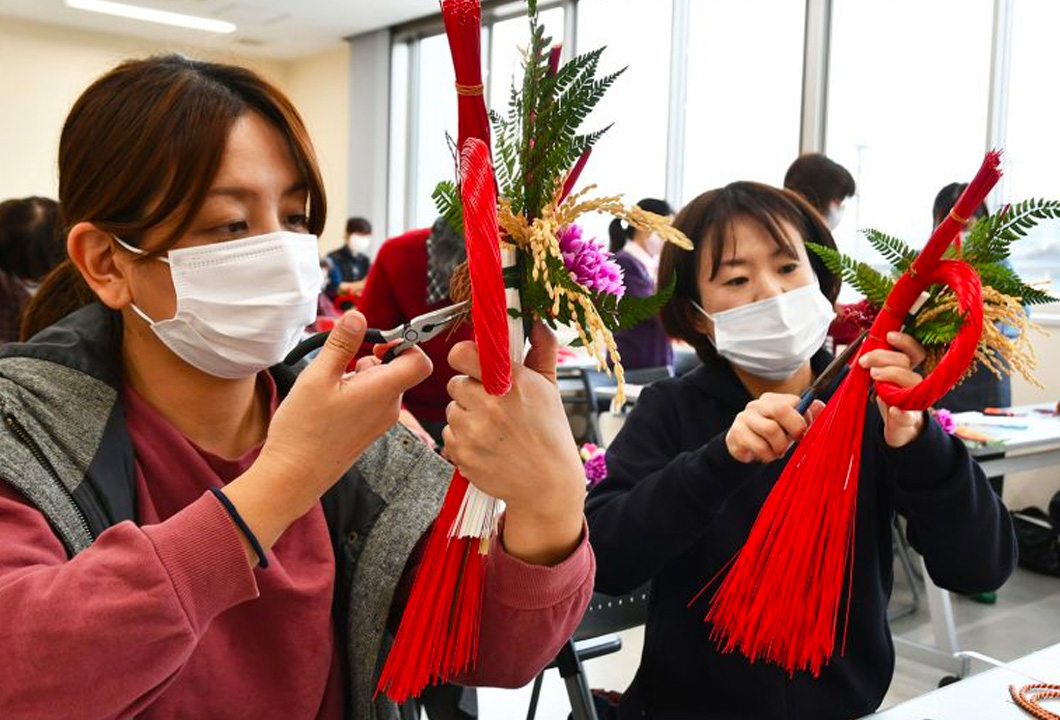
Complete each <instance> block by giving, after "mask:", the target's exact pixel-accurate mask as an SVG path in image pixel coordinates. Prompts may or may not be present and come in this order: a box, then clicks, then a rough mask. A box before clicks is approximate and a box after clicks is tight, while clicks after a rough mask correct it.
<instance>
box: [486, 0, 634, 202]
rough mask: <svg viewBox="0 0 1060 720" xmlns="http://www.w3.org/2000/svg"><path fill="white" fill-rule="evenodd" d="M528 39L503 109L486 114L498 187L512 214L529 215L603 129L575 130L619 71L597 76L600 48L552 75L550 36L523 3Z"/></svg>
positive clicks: (546, 199) (548, 198)
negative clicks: (517, 76) (519, 75)
mask: <svg viewBox="0 0 1060 720" xmlns="http://www.w3.org/2000/svg"><path fill="white" fill-rule="evenodd" d="M528 10H529V20H530V42H529V46H528V47H527V49H526V51H525V54H524V58H523V77H522V81H521V83H519V87H518V89H517V88H516V84H515V83H513V85H512V88H511V92H510V94H509V99H508V112H507V114H506V115H504V116H502V115H500V114H499V113H491V115H490V122H491V125H492V127H493V133H494V138H495V142H496V148H495V167H496V171H497V180H498V187H499V189H500V191H501V194H502V195H503V196H504V197H506V198H507V199H508V200H509V202H510V203H511V206H512V211H513V212H514V213H516V214H520V213H521V214H524V215H526V216H527V217H528V218H531V219H532V218H534V217H535V216H536V215H537V214H538V213H539V212H540V211H541V208H542V207H544V206H545V205H546V204H547V203H549V202H551V200H552V198H553V196H554V194H555V191H556V189H557V188H556V183H557V182H562V180H563V178H564V177H566V175H567V173H568V172H569V171H570V169H571V167H573V165H574V164H575V163H576V162H577V161H578V159H579V158H580V157H581V156H582V154H583V153H584V152H585V151H586V150H587V149H588V148H589V147H591V146H592V145H593V144H594V143H595V142H596V141H597V140H599V139H600V137H601V135H603V133H604V132H606V131H607V128H604V129H602V130H597V131H595V132H590V133H579V128H580V127H581V125H582V123H583V122H584V121H585V119H586V118H587V117H588V115H589V113H591V112H592V110H593V108H594V107H595V106H596V105H597V103H598V102H599V101H600V99H601V98H602V97H603V96H604V93H606V92H607V90H608V88H610V87H611V85H612V84H613V83H614V82H615V80H616V79H617V78H618V77H619V76H620V75H621V74H622V73H623V72H624V68H623V69H622V70H619V71H618V72H614V73H611V74H609V75H605V76H603V77H597V70H598V68H599V63H600V58H601V56H602V54H603V51H604V49H605V48H599V49H596V50H592V51H590V52H586V53H582V54H581V55H578V56H577V57H575V58H573V59H571V60H569V61H567V62H566V63H564V64H563V65H562V66H561V67H559V68H558V69H557V71H556V72H555V73H554V74H553V73H552V72H551V70H550V68H549V61H548V60H549V52H550V47H551V44H552V39H551V38H549V37H547V35H546V34H545V28H544V27H543V26H542V25H541V24H540V22H539V18H538V16H537V12H536V3H533V4H529V3H528Z"/></svg>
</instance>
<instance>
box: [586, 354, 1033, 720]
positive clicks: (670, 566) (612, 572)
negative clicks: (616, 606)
mask: <svg viewBox="0 0 1060 720" xmlns="http://www.w3.org/2000/svg"><path fill="white" fill-rule="evenodd" d="M829 359H830V358H829V357H828V355H827V354H826V353H824V352H823V351H822V352H819V353H818V354H817V355H816V356H815V357H814V358H813V361H812V365H813V369H814V372H815V373H817V372H820V371H821V370H822V369H823V367H824V366H825V365H826V364H827V362H828V360H829ZM750 400H751V397H750V395H749V394H748V392H747V390H746V389H745V388H744V386H743V385H742V384H741V383H740V381H739V380H738V379H737V377H736V375H735V374H734V373H733V372H732V370H731V368H730V367H729V366H728V365H727V364H725V363H724V362H722V363H719V364H716V365H714V366H710V365H704V366H702V367H700V368H698V369H696V370H695V371H693V372H691V373H689V374H688V375H685V376H683V377H680V378H672V379H669V380H664V381H661V382H658V383H656V384H654V385H652V386H651V387H649V388H646V389H645V390H644V392H643V393H642V394H641V396H640V399H639V401H638V403H637V406H636V407H635V408H634V409H633V411H632V412H631V413H630V415H629V418H628V420H627V422H626V424H625V427H624V428H623V429H622V432H621V433H620V434H619V435H618V437H617V438H616V439H615V441H614V443H612V445H611V446H610V448H608V451H607V467H608V471H609V473H608V477H607V479H605V480H604V481H603V482H601V483H600V484H599V485H598V486H597V487H596V488H594V489H593V491H592V492H591V493H590V495H589V498H588V501H587V505H586V514H587V516H588V518H589V528H590V534H591V537H592V544H593V548H594V550H595V551H596V558H597V576H596V589H597V591H599V592H604V593H609V594H619V593H622V592H626V591H629V590H631V589H633V588H635V587H637V586H639V585H641V584H643V583H644V582H647V581H648V580H651V596H650V602H649V608H648V623H647V628H646V631H645V638H644V652H643V655H642V657H641V664H640V668H639V670H638V671H637V675H636V678H635V679H634V681H633V684H632V685H631V686H630V688H629V690H628V691H627V692H626V694H625V697H624V698H623V700H622V704H621V706H620V711H619V717H620V718H622V720H626V719H628V718H645V717H646V718H656V719H658V720H671V719H676V718H682V719H683V718H726V719H728V718H754V720H769V719H771V718H799V719H802V718H812V719H813V720H828V719H830V718H837V719H838V718H851V717H858V716H861V715H864V714H866V713H870V712H872V711H874V710H875V709H876V708H877V706H878V705H879V703H880V701H881V700H882V699H883V696H884V693H885V692H886V691H887V686H888V685H889V684H890V680H891V675H892V674H893V671H894V646H893V644H892V642H891V635H890V629H889V627H888V624H887V601H888V598H889V596H890V594H891V584H892V579H893V578H892V565H893V559H892V553H891V522H892V518H893V516H894V513H895V512H898V513H900V514H902V515H904V516H905V517H906V519H907V520H908V535H909V540H910V542H911V543H912V545H913V546H914V547H915V548H916V549H917V551H918V552H920V553H921V554H923V556H924V558H925V560H926V562H927V567H928V571H929V572H930V573H931V577H932V578H933V579H934V580H935V582H936V583H938V584H939V585H940V586H941V587H943V588H947V589H949V590H953V591H956V592H961V593H975V592H983V591H987V590H992V589H995V588H997V587H999V586H1000V585H1001V584H1003V583H1004V581H1005V580H1006V579H1007V578H1008V576H1009V574H1010V573H1011V572H1012V569H1013V567H1014V565H1015V555H1016V542H1015V537H1014V535H1013V530H1012V525H1011V522H1010V519H1009V516H1008V513H1007V512H1006V511H1005V508H1004V506H1003V505H1002V504H1001V502H1000V500H999V499H998V498H997V497H996V495H995V494H994V492H993V491H992V490H991V489H990V485H989V484H988V483H987V481H986V478H985V477H984V475H983V472H982V470H981V469H980V468H979V466H978V465H977V464H976V463H975V461H974V460H972V458H971V457H970V456H969V455H968V452H967V451H966V450H965V448H964V446H963V444H962V443H961V442H960V441H958V440H956V439H954V438H950V437H949V436H947V435H946V434H944V433H943V431H942V430H941V428H940V427H939V426H938V424H937V423H936V422H934V421H933V420H931V421H929V422H927V423H925V427H924V431H923V432H922V434H921V435H920V437H919V438H917V439H916V440H915V441H913V442H912V443H910V444H909V445H907V446H905V447H903V448H899V449H894V448H890V447H888V446H887V445H886V444H885V443H884V440H883V432H882V420H881V418H880V415H879V412H878V411H877V409H876V404H875V403H874V402H873V403H870V404H869V407H868V409H867V413H866V420H865V423H866V426H865V436H864V442H863V447H862V451H861V452H862V460H861V463H862V464H861V476H860V478H859V482H858V499H857V519H856V523H857V526H856V531H855V540H854V565H853V574H854V577H853V588H852V600H851V604H850V618H849V626H848V630H847V644H846V652H845V654H844V655H842V656H840V655H839V654H838V652H837V653H836V655H835V656H833V658H832V660H831V662H830V664H829V665H828V666H826V667H825V668H824V669H823V670H822V672H821V675H820V677H819V678H817V679H814V678H813V677H812V676H811V675H810V674H809V673H806V672H797V673H795V675H794V677H789V675H788V673H787V672H786V671H785V670H782V669H780V668H779V667H776V666H774V665H769V664H766V663H764V662H758V663H754V664H752V663H750V662H749V661H748V660H747V659H746V658H744V657H743V656H742V655H740V654H738V653H730V654H721V653H719V652H718V651H717V650H716V649H715V645H714V643H713V642H712V641H711V640H710V638H709V633H710V626H709V625H708V624H706V623H705V622H704V621H703V616H704V615H705V614H706V611H707V608H708V606H709V605H708V603H709V598H707V597H706V596H704V598H703V599H701V600H700V601H699V603H698V604H697V605H696V606H694V607H693V608H692V609H688V608H687V607H686V606H687V604H688V602H689V600H690V599H691V598H692V596H693V595H695V593H696V592H698V591H699V590H700V588H702V586H703V585H704V583H705V582H706V581H707V580H709V579H710V578H711V577H713V576H714V574H715V573H716V572H717V571H718V570H719V569H720V568H721V567H722V566H723V565H724V564H725V563H726V562H728V561H729V560H730V559H731V558H732V557H733V555H734V554H735V553H736V552H737V551H738V550H739V549H740V547H741V546H742V545H743V544H744V542H745V540H746V539H747V535H748V534H749V532H750V529H751V525H752V524H753V523H754V520H755V517H756V516H757V514H758V511H759V508H760V507H761V506H762V503H763V502H764V501H765V498H766V496H767V495H768V494H769V491H770V489H771V488H772V487H773V484H774V483H775V482H776V479H777V478H778V477H779V475H780V472H781V470H782V468H783V466H784V463H785V462H786V459H785V460H783V461H778V462H774V463H771V464H768V465H762V464H744V463H740V462H738V461H736V460H735V459H733V457H732V456H731V455H729V453H728V450H727V448H726V445H725V433H726V432H727V431H728V429H729V427H730V426H731V425H732V422H733V420H734V419H735V417H736V415H737V413H739V412H740V411H742V410H743V409H744V407H745V406H746V405H747V403H748V402H750ZM789 457H790V454H789ZM839 622H840V624H841V623H842V613H840V620H839ZM837 637H842V633H841V630H840V632H837Z"/></svg>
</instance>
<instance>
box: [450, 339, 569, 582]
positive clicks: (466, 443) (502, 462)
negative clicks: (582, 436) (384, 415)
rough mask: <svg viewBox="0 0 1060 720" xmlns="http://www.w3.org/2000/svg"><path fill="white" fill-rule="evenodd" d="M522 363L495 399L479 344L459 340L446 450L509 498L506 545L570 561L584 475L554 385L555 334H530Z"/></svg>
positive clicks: (531, 558) (480, 482)
mask: <svg viewBox="0 0 1060 720" xmlns="http://www.w3.org/2000/svg"><path fill="white" fill-rule="evenodd" d="M530 346H531V347H530V352H529V353H527V356H526V360H525V363H524V365H522V366H519V365H515V366H513V367H512V389H511V390H510V391H509V392H508V393H507V394H506V395H503V396H500V397H494V396H492V395H490V394H488V393H487V392H486V390H485V388H484V387H483V386H482V382H481V378H482V370H481V366H480V365H479V357H478V350H477V348H476V347H475V344H474V343H471V342H462V343H458V344H457V345H456V346H455V347H454V348H453V349H452V351H451V352H450V353H449V364H450V365H452V367H453V369H454V370H456V371H457V372H459V373H463V375H458V376H456V377H454V378H453V379H451V380H450V381H449V395H450V396H451V397H452V398H453V402H451V403H449V407H448V408H447V410H446V418H447V420H448V421H449V425H448V426H447V427H446V428H445V430H444V431H443V432H442V436H443V439H444V441H445V449H446V454H447V455H448V457H449V459H450V460H451V461H452V462H453V463H454V464H456V466H457V467H458V468H460V472H461V473H462V474H463V475H464V477H466V478H467V479H468V480H469V481H471V482H472V483H474V484H475V486H476V487H478V488H479V489H480V490H482V491H483V492H486V493H488V494H490V495H492V496H493V497H497V498H500V499H502V500H504V501H505V502H506V503H507V511H506V513H505V522H504V538H503V540H504V546H505V549H506V550H507V551H508V553H509V554H511V555H514V556H516V557H519V558H521V559H522V560H525V561H527V562H531V563H535V564H539V565H550V564H555V563H557V562H560V561H561V560H563V559H565V558H566V557H567V556H568V555H569V554H570V553H571V552H572V551H573V550H574V548H575V547H577V545H578V542H579V541H580V539H581V534H582V517H583V512H584V503H585V474H584V471H583V470H582V464H581V458H580V457H579V456H578V449H577V447H576V446H575V443H574V437H573V436H572V435H571V431H570V427H569V426H568V424H567V416H566V413H565V412H564V410H563V403H562V401H561V400H560V396H559V388H558V387H557V385H556V353H557V346H556V339H555V337H554V336H553V335H552V333H551V332H549V330H548V329H547V328H546V327H545V326H544V325H542V324H540V323H536V324H535V325H534V327H533V329H532V330H531V332H530Z"/></svg>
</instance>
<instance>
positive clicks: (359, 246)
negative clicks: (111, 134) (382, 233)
mask: <svg viewBox="0 0 1060 720" xmlns="http://www.w3.org/2000/svg"><path fill="white" fill-rule="evenodd" d="M371 245H372V236H371V235H350V250H351V251H352V252H353V253H354V254H356V255H367V254H368V248H369V247H371Z"/></svg>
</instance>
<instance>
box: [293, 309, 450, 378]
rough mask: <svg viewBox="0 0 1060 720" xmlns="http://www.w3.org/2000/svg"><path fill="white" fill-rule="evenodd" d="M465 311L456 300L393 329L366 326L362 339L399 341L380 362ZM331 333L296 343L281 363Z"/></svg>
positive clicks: (295, 357)
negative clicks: (376, 328)
mask: <svg viewBox="0 0 1060 720" xmlns="http://www.w3.org/2000/svg"><path fill="white" fill-rule="evenodd" d="M467 312H468V304H467V302H466V301H465V302H459V303H456V304H455V305H448V306H446V307H444V308H441V309H439V310H432V311H431V312H429V313H424V314H423V315H418V316H417V317H414V318H412V319H411V320H409V321H408V322H406V323H404V324H403V325H399V326H398V327H396V328H394V329H392V330H375V329H373V328H369V329H368V330H367V331H366V332H365V334H364V342H366V343H375V344H377V345H385V344H387V343H390V342H393V341H395V340H400V341H401V342H399V343H398V344H397V345H395V346H394V347H392V348H388V349H387V351H386V353H385V354H384V355H383V362H385V363H387V362H390V361H391V360H393V359H394V358H396V357H397V356H398V355H400V354H401V353H403V352H405V351H406V350H408V349H409V348H410V347H412V346H413V345H419V344H420V343H421V342H424V341H427V340H430V339H431V338H433V337H435V336H436V335H438V334H439V333H440V332H442V330H445V329H446V328H447V327H449V326H450V325H451V324H452V323H453V322H454V321H456V320H458V319H459V318H461V317H463V316H464V315H466V314H467ZM330 334H331V331H330V330H328V331H325V332H319V333H316V334H315V335H311V336H310V337H308V338H306V339H305V340H303V341H302V342H300V343H298V345H297V346H295V349H294V350H292V351H291V352H290V353H288V354H287V357H285V358H284V359H283V362H284V364H285V365H294V364H295V363H296V362H298V361H299V360H301V359H302V358H304V357H305V356H306V355H308V354H309V353H311V352H313V351H314V350H316V349H318V348H321V347H323V346H324V343H325V341H327V339H328V335H330Z"/></svg>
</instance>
